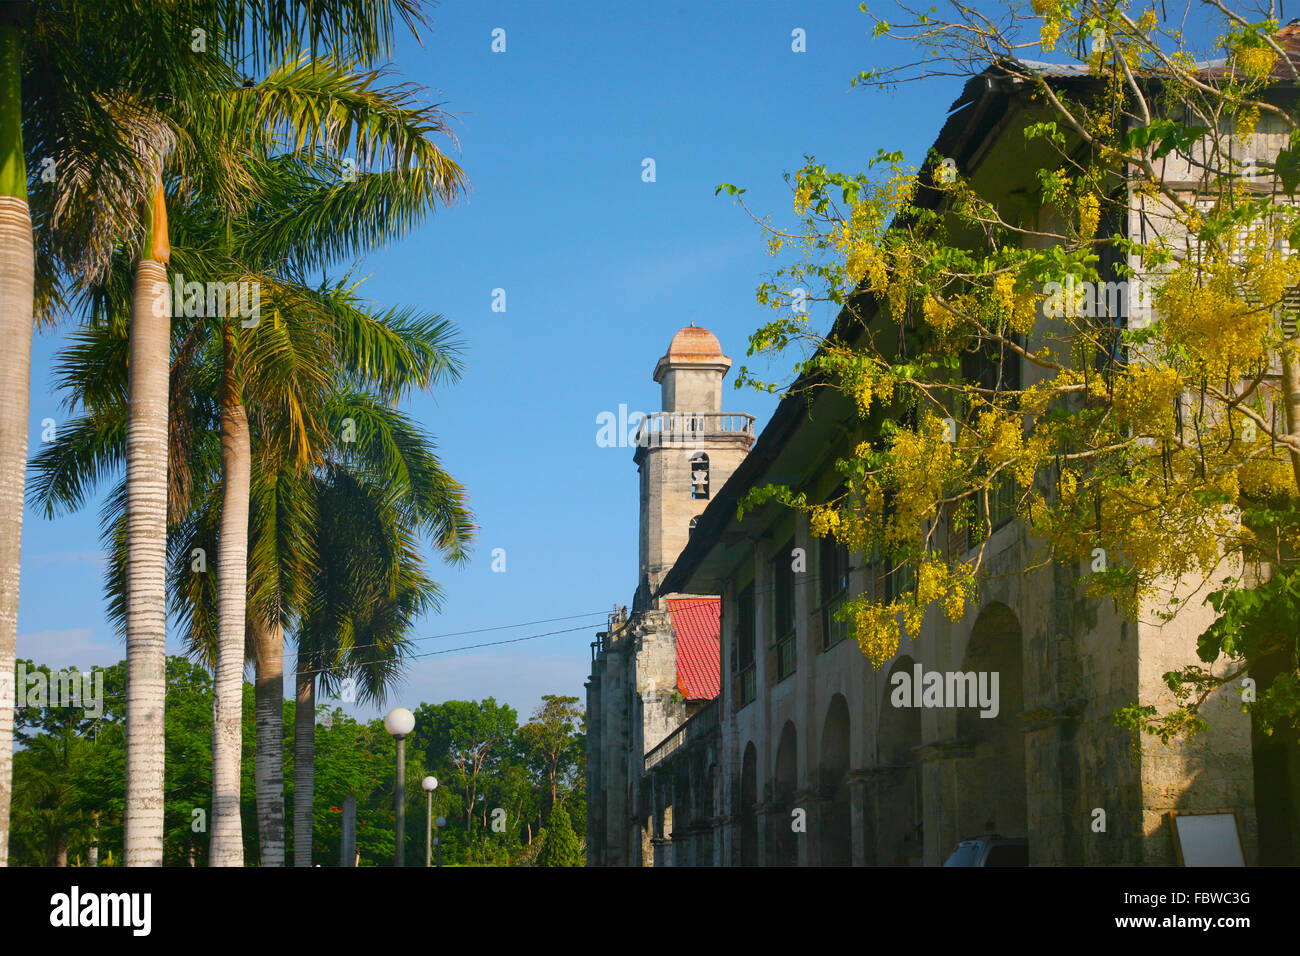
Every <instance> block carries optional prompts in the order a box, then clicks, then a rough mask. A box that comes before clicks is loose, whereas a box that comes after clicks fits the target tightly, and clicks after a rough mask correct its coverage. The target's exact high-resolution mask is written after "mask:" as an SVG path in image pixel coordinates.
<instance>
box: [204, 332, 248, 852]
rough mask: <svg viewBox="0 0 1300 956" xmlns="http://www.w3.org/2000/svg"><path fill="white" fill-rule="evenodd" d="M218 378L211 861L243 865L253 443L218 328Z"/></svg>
mask: <svg viewBox="0 0 1300 956" xmlns="http://www.w3.org/2000/svg"><path fill="white" fill-rule="evenodd" d="M224 343H225V356H226V362H225V373H224V375H223V377H222V383H221V532H220V534H221V537H220V539H219V541H218V544H217V660H216V664H215V666H214V668H213V671H214V673H213V680H212V851H211V854H210V856H209V858H208V864H209V865H210V866H243V865H244V831H243V826H242V823H241V820H240V815H239V796H240V793H239V788H240V777H241V774H240V763H241V759H242V757H243V734H242V729H243V726H242V725H243V710H244V708H243V695H244V657H245V655H244V644H245V632H246V628H247V616H246V615H247V604H248V496H249V479H250V475H251V471H252V454H253V453H252V444H251V438H250V436H249V431H248V415H247V414H246V413H245V411H244V406H243V404H242V403H241V402H240V399H239V383H238V382H237V380H236V378H235V367H234V360H235V348H234V337H233V332H232V331H231V328H230V324H229V323H228V322H227V323H226V326H225V331H224Z"/></svg>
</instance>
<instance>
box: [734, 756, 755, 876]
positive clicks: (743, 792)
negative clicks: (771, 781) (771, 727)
mask: <svg viewBox="0 0 1300 956" xmlns="http://www.w3.org/2000/svg"><path fill="white" fill-rule="evenodd" d="M738 803H739V806H737V807H736V816H737V817H738V818H739V820H740V865H741V866H758V750H757V748H756V747H755V746H754V744H753V742H752V741H751V742H750V743H749V744H747V745H746V746H745V756H744V758H743V759H742V760H741V763H740V788H739V791H738Z"/></svg>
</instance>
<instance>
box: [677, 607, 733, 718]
mask: <svg viewBox="0 0 1300 956" xmlns="http://www.w3.org/2000/svg"><path fill="white" fill-rule="evenodd" d="M668 610H669V612H670V613H671V614H672V616H673V630H674V631H676V632H677V690H678V692H679V693H680V694H681V695H682V696H683V697H685V698H686V699H687V700H712V699H713V698H715V697H717V696H718V692H719V691H720V690H721V689H722V674H721V670H720V669H721V666H722V660H721V657H720V655H719V650H718V633H719V631H720V629H721V628H720V623H721V619H722V602H721V600H720V599H718V598H669V599H668Z"/></svg>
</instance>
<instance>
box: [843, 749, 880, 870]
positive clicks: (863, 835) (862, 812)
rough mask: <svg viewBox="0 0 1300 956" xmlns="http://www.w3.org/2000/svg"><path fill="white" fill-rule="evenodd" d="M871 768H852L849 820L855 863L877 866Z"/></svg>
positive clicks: (850, 773)
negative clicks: (869, 796) (869, 795)
mask: <svg viewBox="0 0 1300 956" xmlns="http://www.w3.org/2000/svg"><path fill="white" fill-rule="evenodd" d="M870 778H871V771H869V770H850V771H849V776H848V784H849V820H850V826H851V828H852V832H853V865H854V866H876V865H878V864H877V861H876V852H875V850H876V837H875V830H876V827H875V814H874V813H873V812H872V811H873V809H874V808H873V806H872V801H870V800H869V799H868V786H869V781H870Z"/></svg>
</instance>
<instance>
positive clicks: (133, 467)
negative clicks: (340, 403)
mask: <svg viewBox="0 0 1300 956" xmlns="http://www.w3.org/2000/svg"><path fill="white" fill-rule="evenodd" d="M147 218H148V222H149V240H148V244H147V245H146V248H145V250H144V252H143V253H142V255H141V258H140V262H139V264H138V265H137V266H136V273H135V289H134V293H133V298H132V303H131V343H130V355H129V359H128V362H129V371H128V380H129V385H128V391H129V398H128V411H127V428H126V538H127V541H126V543H127V562H126V670H127V678H126V810H125V814H124V817H125V819H124V823H125V830H126V834H125V844H126V847H125V849H126V854H125V855H126V865H127V866H162V861H163V785H164V763H165V758H166V749H165V737H164V724H163V715H164V704H165V699H166V689H167V577H166V575H167V391H168V389H167V380H168V373H169V371H170V363H171V295H170V294H169V292H168V289H167V265H166V263H167V261H168V259H169V258H170V254H171V250H170V248H169V246H168V244H167V207H166V204H165V203H164V201H163V190H162V182H161V179H160V180H159V181H158V183H157V184H156V186H155V190H154V198H153V204H152V206H151V207H150V208H149V210H148V213H147Z"/></svg>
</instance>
